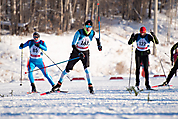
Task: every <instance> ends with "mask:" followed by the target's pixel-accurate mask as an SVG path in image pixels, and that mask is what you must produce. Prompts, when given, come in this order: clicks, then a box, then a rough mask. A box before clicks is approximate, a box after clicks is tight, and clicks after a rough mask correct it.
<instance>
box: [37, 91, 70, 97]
mask: <svg viewBox="0 0 178 119" xmlns="http://www.w3.org/2000/svg"><path fill="white" fill-rule="evenodd" d="M51 93H68V91H54V92H53V91H47V92H44V93H41V94H40V95H41V96H42V95H47V94H51Z"/></svg>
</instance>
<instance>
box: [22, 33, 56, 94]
mask: <svg viewBox="0 0 178 119" xmlns="http://www.w3.org/2000/svg"><path fill="white" fill-rule="evenodd" d="M27 46H29V49H30V59H29V63H28V64H27V67H28V72H29V73H28V77H29V79H30V83H31V86H32V92H37V90H36V87H35V84H34V78H33V70H34V68H35V67H38V68H39V69H41V71H42V73H43V75H44V76H45V77H46V78H47V79H48V81H49V82H50V84H51V85H52V86H54V85H55V84H54V82H53V79H52V78H51V76H50V75H49V74H48V72H47V69H46V68H43V67H45V64H44V62H43V59H42V57H41V55H43V53H42V52H41V50H44V51H47V46H46V43H45V42H44V41H43V40H40V35H39V33H37V32H34V33H33V39H31V40H28V41H27V42H26V43H25V44H23V43H21V44H20V46H19V49H23V48H25V47H27ZM40 49H41V50H40Z"/></svg>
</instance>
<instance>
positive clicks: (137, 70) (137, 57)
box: [135, 53, 141, 86]
mask: <svg viewBox="0 0 178 119" xmlns="http://www.w3.org/2000/svg"><path fill="white" fill-rule="evenodd" d="M135 62H136V84H135V86H139V85H140V79H139V76H140V62H141V59H140V56H139V55H138V54H137V53H136V55H135Z"/></svg>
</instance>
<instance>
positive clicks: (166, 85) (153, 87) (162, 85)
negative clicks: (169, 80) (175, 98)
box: [151, 85, 173, 88]
mask: <svg viewBox="0 0 178 119" xmlns="http://www.w3.org/2000/svg"><path fill="white" fill-rule="evenodd" d="M163 86H168V87H171V86H173V85H155V86H151V88H157V87H163Z"/></svg>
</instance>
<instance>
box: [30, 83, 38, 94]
mask: <svg viewBox="0 0 178 119" xmlns="http://www.w3.org/2000/svg"><path fill="white" fill-rule="evenodd" d="M31 86H32V92H37V91H36V87H35V84H34V83H31Z"/></svg>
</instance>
